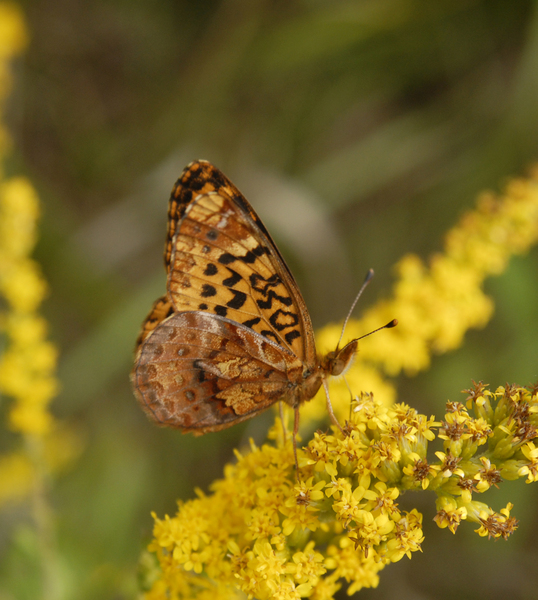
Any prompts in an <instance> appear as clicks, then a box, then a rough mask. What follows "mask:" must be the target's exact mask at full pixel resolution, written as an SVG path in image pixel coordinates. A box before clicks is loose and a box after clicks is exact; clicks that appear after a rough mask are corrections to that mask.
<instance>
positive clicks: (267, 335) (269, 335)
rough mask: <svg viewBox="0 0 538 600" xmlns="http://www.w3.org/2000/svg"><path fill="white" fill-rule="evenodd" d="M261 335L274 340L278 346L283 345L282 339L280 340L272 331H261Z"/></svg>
mask: <svg viewBox="0 0 538 600" xmlns="http://www.w3.org/2000/svg"><path fill="white" fill-rule="evenodd" d="M260 334H261V335H263V336H264V337H266V338H273V340H274V341H275V342H276V343H277V344H279V345H281V344H280V339H279V338H278V336H277V335H276V334H275V333H274V332H272V331H270V330H269V329H264V330H263V331H260Z"/></svg>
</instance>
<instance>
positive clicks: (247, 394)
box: [132, 312, 302, 434]
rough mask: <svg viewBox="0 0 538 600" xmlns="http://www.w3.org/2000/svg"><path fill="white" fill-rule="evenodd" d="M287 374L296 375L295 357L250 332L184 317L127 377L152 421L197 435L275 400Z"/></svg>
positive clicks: (152, 339) (149, 343)
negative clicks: (131, 378) (131, 380)
mask: <svg viewBox="0 0 538 600" xmlns="http://www.w3.org/2000/svg"><path fill="white" fill-rule="evenodd" d="M293 370H295V371H296V372H297V370H298V371H299V372H301V371H302V367H301V366H300V363H299V365H298V364H297V360H296V359H295V358H294V357H292V356H291V355H289V354H288V353H287V352H286V351H284V350H283V349H282V348H280V347H279V346H278V345H277V344H274V343H272V342H271V341H269V340H266V339H264V338H263V337H262V336H260V335H258V334H256V333H254V332H253V331H252V330H251V329H249V328H247V327H244V326H241V325H239V324H237V323H233V322H231V321H229V320H228V319H225V318H222V317H219V316H217V315H210V314H208V313H203V312H183V313H174V314H173V315H172V316H170V317H169V318H167V319H166V320H165V321H163V322H162V323H160V324H159V325H158V326H157V327H156V328H155V330H154V331H153V333H152V335H151V336H149V337H148V338H147V339H146V341H145V342H144V344H143V345H142V346H141V348H140V349H139V352H138V355H137V358H136V367H135V370H134V371H133V375H132V377H133V384H134V388H135V392H136V395H137V397H138V400H139V401H140V403H141V405H142V407H143V408H144V410H145V411H146V413H147V414H148V415H149V416H150V417H151V418H152V419H154V420H155V421H156V422H157V423H159V424H161V425H167V426H169V427H177V428H180V429H182V430H183V431H184V432H187V431H192V432H194V433H199V434H202V433H207V432H209V431H217V430H219V429H224V428H225V427H229V426H230V425H233V424H235V423H238V422H240V421H244V420H245V419H248V418H250V417H253V416H254V415H256V414H257V413H259V412H261V411H263V410H265V409H266V408H268V407H269V406H271V405H272V404H274V403H275V402H276V401H278V400H280V399H281V398H282V397H283V396H284V395H285V393H286V390H287V388H288V382H289V377H290V371H293ZM297 375H299V373H297Z"/></svg>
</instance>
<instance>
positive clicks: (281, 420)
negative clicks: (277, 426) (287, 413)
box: [278, 400, 288, 445]
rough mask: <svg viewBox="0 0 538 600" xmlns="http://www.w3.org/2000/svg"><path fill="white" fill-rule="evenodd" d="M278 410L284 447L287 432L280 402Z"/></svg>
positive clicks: (282, 404) (282, 405)
mask: <svg viewBox="0 0 538 600" xmlns="http://www.w3.org/2000/svg"><path fill="white" fill-rule="evenodd" d="M278 410H279V412H280V422H281V423H282V435H283V437H284V445H286V439H287V437H288V436H287V431H286V421H285V420H284V403H283V402H282V400H280V402H279V403H278Z"/></svg>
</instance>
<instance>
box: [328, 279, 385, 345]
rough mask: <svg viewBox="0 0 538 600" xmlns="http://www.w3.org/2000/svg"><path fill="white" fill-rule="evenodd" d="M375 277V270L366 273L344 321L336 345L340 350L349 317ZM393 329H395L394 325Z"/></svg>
mask: <svg viewBox="0 0 538 600" xmlns="http://www.w3.org/2000/svg"><path fill="white" fill-rule="evenodd" d="M373 276H374V270H373V269H369V270H368V273H366V277H365V278H364V281H363V283H362V286H361V289H360V290H359V293H358V294H357V295H356V296H355V300H353V304H352V305H351V308H350V309H349V312H348V313H347V317H346V320H345V321H344V325H343V326H342V333H341V334H340V339H339V340H338V344H336V347H337V348H340V342H341V341H342V338H343V337H344V331H345V330H346V325H347V322H348V321H349V317H351V313H352V312H353V309H354V308H355V306H356V305H357V302H358V301H359V298H360V297H361V295H362V293H363V292H364V290H365V288H366V286H367V285H368V284H369V283H370V281H371V280H372V277H373ZM385 327H386V325H385ZM392 327H394V325H393V326H392ZM380 329H383V327H380ZM376 331H378V330H377V329H376ZM371 333H374V332H373V331H372V332H371ZM368 335H370V334H368ZM363 337H366V336H363ZM359 339H360V338H359Z"/></svg>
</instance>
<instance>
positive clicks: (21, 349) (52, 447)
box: [0, 3, 79, 506]
mask: <svg viewBox="0 0 538 600" xmlns="http://www.w3.org/2000/svg"><path fill="white" fill-rule="evenodd" d="M26 41H27V40H26V29H25V25H24V20H23V17H22V14H21V13H20V10H19V9H18V8H17V6H16V5H14V4H11V3H9V4H8V3H0V111H1V110H2V109H3V102H4V99H5V98H6V96H7V94H8V93H9V91H10V88H11V77H10V68H9V67H10V61H11V59H12V58H13V57H14V56H15V55H17V54H18V53H20V52H21V51H22V50H23V49H24V47H25V45H26ZM8 139H9V136H8V134H7V133H6V131H5V130H4V128H3V123H2V122H1V120H0V341H1V344H2V350H3V352H2V354H1V355H0V394H2V395H5V396H8V397H9V398H11V399H12V403H11V405H10V407H9V411H8V412H7V415H8V420H9V422H8V426H9V428H10V429H11V430H12V431H15V432H17V433H20V434H21V435H22V438H19V440H18V441H23V442H24V445H22V444H20V446H21V447H17V448H16V449H14V450H13V451H12V452H10V453H6V454H5V455H3V456H0V506H1V505H2V504H5V503H9V502H17V501H20V500H21V499H23V498H25V497H26V496H27V495H28V494H29V493H30V492H31V491H32V490H33V489H35V486H36V484H37V482H38V481H39V480H40V478H41V477H43V475H44V474H43V473H40V472H39V471H40V469H43V468H52V469H58V468H62V467H63V466H64V465H65V464H66V463H67V462H69V461H71V460H72V459H73V457H74V456H75V455H76V454H77V453H78V451H79V444H78V443H76V440H75V438H74V436H73V435H72V433H71V432H69V431H67V430H66V429H63V428H61V427H58V425H57V424H56V423H55V421H54V419H53V417H52V415H51V413H50V410H49V405H50V402H51V400H52V398H53V397H54V396H55V394H56V393H57V389H58V383H57V380H56V376H55V371H56V361H57V351H56V348H55V347H54V346H53V344H51V343H50V342H49V341H48V340H47V324H46V322H45V320H44V319H43V318H42V317H41V316H40V315H39V314H38V310H39V307H40V305H41V302H42V301H43V298H44V296H45V293H46V291H47V286H46V283H45V281H44V279H43V277H42V275H41V271H40V269H39V266H38V265H37V263H36V262H35V261H34V260H32V258H31V253H32V251H33V248H34V246H35V243H36V239H37V223H38V219H39V200H38V198H37V195H36V193H35V190H34V189H33V187H32V185H31V184H30V182H29V181H28V180H27V179H25V178H23V177H11V178H6V177H5V176H4V174H3V171H2V166H3V159H4V156H5V152H6V149H7V147H8V145H9V144H8Z"/></svg>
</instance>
